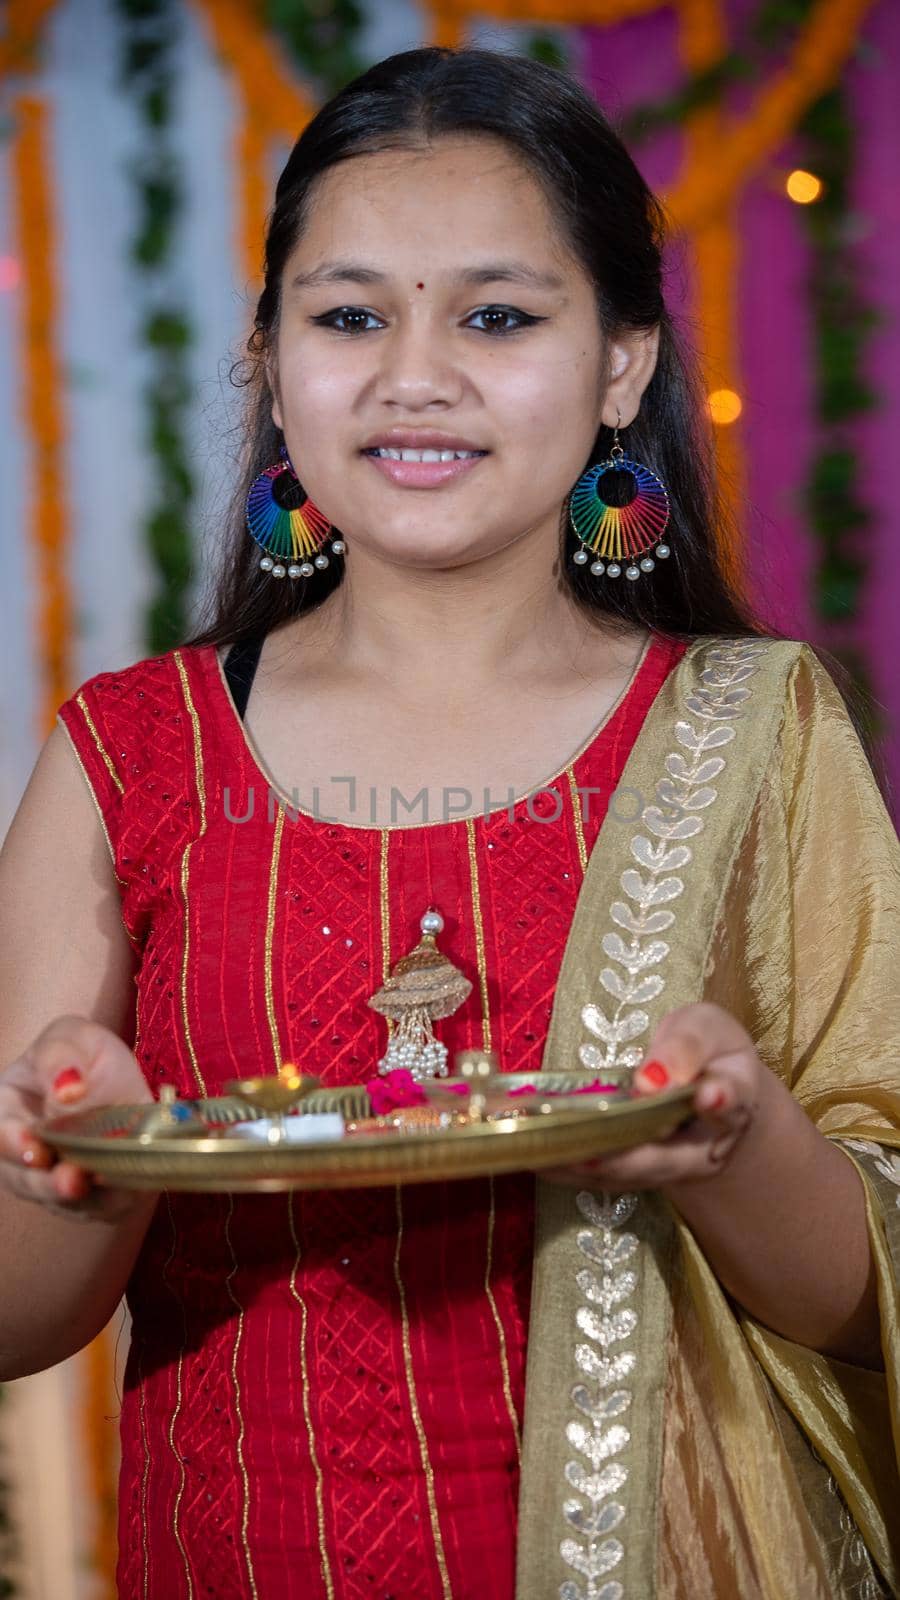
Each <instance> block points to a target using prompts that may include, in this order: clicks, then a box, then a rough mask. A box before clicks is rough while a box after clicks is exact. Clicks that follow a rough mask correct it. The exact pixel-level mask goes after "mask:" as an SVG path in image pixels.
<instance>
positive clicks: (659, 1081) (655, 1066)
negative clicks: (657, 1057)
mask: <svg viewBox="0 0 900 1600" xmlns="http://www.w3.org/2000/svg"><path fill="white" fill-rule="evenodd" d="M638 1077H639V1078H640V1079H641V1080H642V1081H643V1082H644V1083H650V1084H652V1085H653V1087H654V1089H664V1088H665V1087H666V1084H667V1083H669V1082H670V1081H671V1077H672V1075H671V1073H670V1072H669V1069H668V1067H664V1066H663V1064H662V1062H661V1061H645V1062H644V1065H643V1066H642V1067H641V1069H640V1071H639V1073H638Z"/></svg>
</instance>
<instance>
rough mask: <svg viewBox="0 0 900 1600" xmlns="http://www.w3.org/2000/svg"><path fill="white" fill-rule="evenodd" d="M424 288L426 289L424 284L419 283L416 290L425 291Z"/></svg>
mask: <svg viewBox="0 0 900 1600" xmlns="http://www.w3.org/2000/svg"><path fill="white" fill-rule="evenodd" d="M424 287H425V285H424V283H417V284H416V288H417V289H424Z"/></svg>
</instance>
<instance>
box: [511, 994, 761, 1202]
mask: <svg viewBox="0 0 900 1600" xmlns="http://www.w3.org/2000/svg"><path fill="white" fill-rule="evenodd" d="M770 1079H772V1075H771V1073H770V1072H769V1070H768V1068H767V1067H766V1066H765V1065H764V1064H763V1062H762V1061H761V1060H760V1058H759V1056H758V1054H757V1052H756V1047H755V1045H754V1043H753V1040H752V1039H751V1037H750V1035H749V1034H748V1033H747V1031H746V1029H745V1028H743V1027H742V1026H741V1024H740V1023H739V1022H738V1021H737V1020H736V1019H735V1018H734V1017H732V1016H731V1015H730V1013H729V1012H727V1011H724V1010H723V1009H722V1007H721V1006H717V1005H711V1004H708V1003H707V1002H705V1001H704V1002H700V1003H697V1004H695V1005H687V1006H680V1007H679V1008H678V1009H677V1010H675V1011H670V1012H669V1013H668V1015H667V1016H665V1017H663V1019H662V1021H661V1022H660V1024H659V1026H658V1027H657V1029H656V1031H655V1033H654V1034H653V1036H652V1038H651V1040H650V1046H649V1050H648V1059H647V1060H646V1061H645V1062H644V1063H643V1065H642V1066H641V1067H640V1068H639V1069H638V1071H637V1073H636V1074H635V1088H636V1089H638V1090H640V1092H641V1093H642V1094H658V1093H660V1092H661V1091H662V1090H663V1089H673V1088H676V1087H679V1086H681V1085H684V1084H693V1085H694V1116H693V1118H692V1120H691V1121H690V1122H689V1123H688V1124H687V1126H686V1127H684V1128H682V1129H679V1130H678V1131H677V1132H676V1133H673V1134H670V1135H669V1137H668V1138H667V1139H658V1140H656V1141H654V1143H652V1144H642V1145H636V1146H635V1147H634V1148H633V1149H631V1150H622V1151H619V1152H615V1153H613V1154H610V1155H604V1156H599V1157H597V1159H596V1160H593V1161H587V1162H583V1163H582V1164H581V1165H580V1166H575V1167H566V1168H553V1169H552V1170H551V1171H549V1172H544V1173H543V1174H542V1176H543V1177H546V1178H551V1179H552V1180H553V1181H555V1182H557V1183H569V1184H576V1185H584V1184H585V1183H590V1184H592V1185H594V1186H600V1185H602V1186H604V1187H608V1188H610V1189H615V1190H623V1189H665V1188H666V1187H667V1186H668V1185H673V1184H682V1183H699V1182H702V1181H704V1180H705V1179H709V1178H714V1177H716V1176H718V1175H719V1174H720V1173H722V1172H724V1171H725V1170H726V1169H727V1167H728V1166H729V1164H730V1162H731V1159H732V1157H733V1156H734V1154H735V1151H736V1150H737V1148H738V1146H739V1144H740V1143H741V1141H742V1140H743V1138H744V1136H745V1135H746V1134H747V1132H748V1129H749V1128H750V1125H751V1123H752V1122H753V1121H754V1119H755V1118H756V1117H757V1115H758V1112H759V1107H760V1101H761V1098H762V1091H763V1089H764V1088H768V1086H769V1084H768V1080H770ZM772 1083H773V1084H774V1079H772ZM783 1092H784V1094H787V1090H784V1091H783Z"/></svg>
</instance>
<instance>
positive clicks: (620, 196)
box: [187, 46, 871, 754]
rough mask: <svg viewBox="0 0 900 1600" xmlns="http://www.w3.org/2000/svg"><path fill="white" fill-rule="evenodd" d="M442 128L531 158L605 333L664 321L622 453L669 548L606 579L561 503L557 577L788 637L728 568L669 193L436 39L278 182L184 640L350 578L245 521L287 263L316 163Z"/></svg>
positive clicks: (268, 436) (423, 137)
mask: <svg viewBox="0 0 900 1600" xmlns="http://www.w3.org/2000/svg"><path fill="white" fill-rule="evenodd" d="M445 134H446V135H460V134H475V135H477V134H483V135H489V136H492V137H494V138H497V139H502V140H504V141H505V142H506V144H507V146H508V147H509V148H510V149H511V150H512V151H513V152H514V153H515V154H516V155H517V156H518V157H519V159H520V160H521V161H522V162H523V164H524V165H525V166H526V167H527V168H528V169H529V170H530V171H531V173H532V174H533V176H534V177H535V179H536V180H537V181H538V182H539V183H540V184H541V187H542V190H543V192H544V194H545V196H546V199H547V201H548V203H549V205H550V208H551V211H552V214H553V216H554V219H555V221H556V224H557V226H558V228H559V230H560V235H561V237H562V239H563V240H565V241H566V242H567V243H568V245H569V248H570V249H571V251H572V253H573V254H574V256H575V257H576V259H577V260H578V261H579V262H580V263H581V265H582V267H583V269H584V271H585V273H586V274H587V275H588V277H589V278H590V279H591V281H592V282H593V285H594V289H595V293H596V307H597V313H598V317H599V322H600V327H601V330H602V333H603V336H604V338H605V339H606V340H613V339H615V338H616V337H617V336H620V335H622V334H623V333H627V332H635V333H636V332H639V331H650V330H652V329H654V328H656V327H658V329H659V350H658V356H657V362H656V368H655V370H654V373H653V376H652V378H651V379H650V382H649V384H648V385H647V388H646V389H645V391H644V394H643V398H642V402H641V408H640V411H639V413H638V416H637V417H636V418H635V419H634V421H633V422H632V423H630V424H629V426H628V429H627V433H626V432H625V431H624V430H623V434H622V440H623V443H624V445H625V447H626V450H627V453H628V455H630V456H631V457H633V458H634V459H635V460H638V461H642V462H643V463H644V464H645V465H646V466H648V467H650V468H651V470H652V471H653V472H655V473H656V474H657V476H658V477H659V478H660V479H661V480H662V482H663V483H664V484H665V486H666V489H667V491H668V495H669V504H670V513H671V514H670V522H669V526H668V529H667V533H666V538H667V542H668V543H669V545H670V548H671V555H670V557H669V559H668V560H667V561H665V562H659V563H658V564H657V566H656V568H655V570H654V571H653V572H652V573H642V574H641V577H640V578H639V579H637V580H636V581H630V580H628V579H626V578H625V576H624V574H623V575H622V576H621V577H619V578H618V579H603V580H601V581H600V582H597V581H596V580H595V579H594V578H593V577H592V576H591V574H590V572H589V571H588V569H587V567H579V566H576V565H574V564H573V562H572V555H573V553H574V551H575V549H576V547H577V541H576V539H575V535H574V533H573V532H572V530H571V528H570V527H569V526H568V516H567V515H566V514H565V510H564V514H563V516H562V517H561V519H560V523H561V525H560V551H559V581H560V583H561V584H563V585H564V586H565V587H566V588H567V589H568V590H569V591H570V592H571V595H572V597H573V599H574V601H575V602H576V604H577V605H578V607H579V608H580V609H581V610H582V612H583V613H585V614H587V615H588V616H589V617H591V618H594V619H596V620H598V621H600V620H601V619H603V621H604V625H606V626H609V625H610V623H612V624H613V625H614V626H615V625H620V626H629V625H630V626H632V627H634V626H639V627H644V628H652V629H654V630H657V631H659V632H662V633H666V634H669V635H670V636H673V637H680V638H685V639H692V638H695V637H697V636H698V635H703V634H720V635H725V636H732V637H735V638H746V637H754V636H763V637H769V638H773V637H783V635H779V634H778V633H777V631H776V630H775V629H773V628H771V627H768V626H766V625H765V624H764V623H763V622H762V621H761V620H760V619H759V618H758V617H756V616H755V615H754V613H753V610H752V608H751V606H750V604H749V602H748V601H747V600H746V599H745V598H744V597H743V596H742V595H741V594H740V593H739V592H738V590H737V589H736V587H735V586H734V584H733V583H732V582H731V581H730V579H729V576H728V573H729V572H730V571H731V570H732V560H731V555H732V553H733V552H734V550H735V548H736V539H735V528H734V523H733V519H732V515H731V513H730V512H729V509H728V506H727V502H726V500H725V497H724V496H723V495H722V493H721V492H720V489H719V486H718V483H717V479H716V473H715V470H714V448H713V440H712V432H711V424H710V422H709V419H708V414H707V409H706V405H705V403H704V397H703V390H702V384H701V380H700V367H699V361H698V358H697V353H696V350H695V349H694V348H693V347H692V346H691V345H690V343H689V341H688V339H687V337H686V335H685V333H684V331H683V329H682V327H680V326H676V325H675V323H674V321H673V319H672V317H671V316H670V313H669V311H668V309H667V307H666V304H665V300H664V296H663V279H664V261H663V248H664V244H665V240H666V235H667V227H666V218H665V213H664V210H663V207H662V205H661V204H660V202H659V200H658V199H657V197H656V196H655V195H654V194H653V192H652V191H651V190H650V188H649V187H648V185H647V184H646V182H645V181H644V179H643V177H642V176H641V174H640V172H639V171H638V169H637V167H636V165H635V163H634V161H633V160H632V157H631V156H630V155H629V153H628V151H627V149H626V148H625V145H624V144H623V142H622V140H621V139H620V138H619V136H618V134H617V133H616V132H615V130H614V128H613V127H612V126H611V124H610V123H609V122H608V121H607V119H606V117H605V116H604V115H603V113H602V111H601V110H600V108H599V106H598V105H597V104H596V102H595V101H594V100H593V99H592V98H591V96H590V95H589V94H587V93H586V92H585V91H584V90H583V89H582V88H580V87H579V85H578V84H577V83H575V82H574V80H573V79H572V78H571V77H569V76H568V75H567V74H566V73H564V72H561V71H559V70H558V69H556V68H554V67H550V66H547V65H544V64H543V63H539V62H536V61H533V60H531V59H529V58H527V57H524V56H519V55H514V54H508V53H501V52H499V51H493V50H481V49H450V48H444V47H439V46H426V47H424V48H422V49H417V50H405V51H401V52H400V53H399V54H397V55H393V56H389V57H388V58H387V59H386V60H384V61H379V62H377V63H376V65H375V66H373V67H370V68H369V70H368V71H366V72H364V73H362V74H361V75H360V76H359V77H357V78H355V79H353V81H352V82H351V83H349V84H347V85H346V87H345V88H343V89H342V90H341V91H340V92H339V93H338V94H336V95H335V96H334V97H333V98H332V99H331V100H329V101H328V102H327V103H326V104H325V105H324V106H322V108H321V109H320V110H319V111H318V112H317V113H316V115H315V116H314V117H313V119H312V121H311V122H309V123H308V125H307V126H306V128H304V130H303V133H302V134H301V136H300V138H299V139H298V140H297V142H296V144H295V145H294V147H293V150H292V151H291V154H290V156H289V158H288V161H287V165H286V166H285V168H284V171H283V172H282V174H281V177H280V178H279V180H278V185H277V188H276V191H275V205H274V208H273V211H272V214H271V216H270V218H269V225H268V230H267V234H266V245H265V284H264V287H263V290H262V293H261V295H260V297H259V302H258V304H257V308H256V316H255V324H254V329H253V332H252V334H251V335H250V338H249V340H248V343H247V357H246V360H245V361H243V362H241V363H238V365H237V367H236V368H235V371H234V375H233V376H234V380H235V381H236V382H238V383H240V384H241V385H242V386H245V387H246V434H245V445H244V452H243V461H242V474H241V477H240V481H239V482H238V484H237V486H236V490H235V494H234V498H233V503H232V507H231V511H230V514H229V517H228V521H227V526H226V528H225V530H224V535H223V537H222V539H221V540H220V541H219V569H220V570H219V572H218V574H217V577H216V580H215V584H214V587H213V588H212V589H211V591H210V593H209V596H208V599H207V602H206V606H205V614H204V615H202V616H201V619H200V628H199V631H197V632H196V633H194V635H193V636H192V637H191V638H190V639H189V640H188V641H187V643H189V644H193V645H212V644H215V645H225V644H230V643H237V642H239V641H241V640H243V639H247V638H250V637H254V636H258V635H261V634H266V633H269V632H270V631H272V630H273V629H276V628H278V627H279V626H281V625H283V624H284V623H286V622H287V621H289V620H290V619H291V618H292V617H295V616H299V615H300V614H301V613H302V612H304V611H311V610H313V609H314V608H315V607H316V606H318V605H321V603H322V601H323V600H325V599H326V598H327V596H328V595H329V594H331V593H332V592H333V591H334V589H335V588H336V587H337V586H338V584H340V582H341V581H342V577H343V561H342V560H340V559H336V560H333V561H332V563H331V565H330V567H329V568H328V569H327V570H326V571H317V572H316V574H315V576H314V577H313V578H310V579H309V580H308V581H307V580H304V579H302V578H301V579H296V580H291V579H282V580H275V579H272V578H271V577H269V576H268V575H267V574H266V573H264V572H261V571H260V568H259V549H258V547H257V545H256V544H255V543H254V542H253V540H252V539H250V537H249V535H248V533H247V531H246V527H245V523H244V507H245V503H246V497H247V493H248V490H249V488H250V485H251V483H252V482H253V479H254V478H255V477H256V475H257V474H258V473H259V472H261V471H262V469H263V468H264V467H267V466H269V465H271V463H272V462H274V461H276V460H277V459H278V451H279V446H280V445H281V443H282V436H281V433H280V431H279V430H278V429H277V428H276V427H275V425H274V423H273V421H272V418H271V394H270V390H269V383H268V377H267V373H266V367H265V361H266V356H267V355H268V354H269V352H270V351H271V350H272V348H273V345H274V341H275V338H276V335H277V330H278V321H279V314H280V307H281V279H282V273H283V270H284V266H285V262H286V261H287V259H288V257H289V255H290V254H291V252H292V251H293V250H294V248H295V246H296V245H297V243H298V241H299V239H300V238H301V236H302V234H303V231H304V227H305V225H306V221H307V218H308V215H309V211H310V205H311V200H312V196H313V191H314V188H315V184H316V181H317V179H319V178H320V177H321V176H322V174H323V173H325V172H327V171H328V169H329V168H331V167H334V166H337V165H338V163H339V162H342V161H350V160H352V159H353V158H354V157H355V156H361V155H367V154H373V153H376V152H382V151H387V150H397V149H403V148H414V149H421V148H422V147H423V146H424V145H426V144H427V143H428V142H430V141H434V140H435V139H438V138H440V137H441V136H442V135H445ZM612 438H613V435H612V431H611V430H610V429H609V428H607V427H604V426H601V428H600V430H599V432H598V434H597V437H596V439H595V441H594V445H593V448H592V451H591V456H590V459H589V461H587V462H585V464H584V465H585V468H586V467H587V466H589V465H590V464H591V462H594V461H601V460H604V459H606V457H607V456H608V454H609V448H610V445H611V443H612ZM334 531H335V534H339V533H340V530H339V529H335V530H334ZM818 653H820V654H825V653H824V652H818ZM825 664H826V665H827V667H828V670H829V671H831V672H832V673H833V675H834V676H835V678H836V679H837V681H838V684H839V687H840V688H841V691H842V693H843V694H844V696H845V698H846V699H847V701H848V706H849V709H850V712H851V715H852V716H853V718H854V721H855V722H856V724H857V727H858V728H860V721H861V716H860V709H859V708H858V707H855V706H854V704H853V698H854V693H853V687H852V684H851V683H850V681H849V676H848V674H847V673H846V671H845V669H843V668H842V667H841V665H840V663H838V662H836V661H834V659H833V658H832V657H830V656H829V657H828V659H827V661H826V663H825ZM860 731H862V729H861V728H860ZM870 754H871V752H870Z"/></svg>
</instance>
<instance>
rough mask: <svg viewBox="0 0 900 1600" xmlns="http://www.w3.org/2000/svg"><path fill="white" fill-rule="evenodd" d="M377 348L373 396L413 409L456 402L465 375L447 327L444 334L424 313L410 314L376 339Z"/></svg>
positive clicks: (462, 386)
mask: <svg viewBox="0 0 900 1600" xmlns="http://www.w3.org/2000/svg"><path fill="white" fill-rule="evenodd" d="M420 309H421V310H422V311H424V309H425V308H424V307H422V308H420ZM378 350H379V366H378V376H377V380H376V385H375V398H376V399H377V400H378V401H380V402H381V403H383V404H385V405H390V404H392V403H393V404H395V405H399V406H402V407H403V408H404V410H410V411H413V410H417V409H418V410H420V409H422V408H423V407H424V406H428V405H455V404H457V403H458V402H459V400H460V398H461V396H462V393H463V388H464V378H463V374H462V372H461V371H460V368H459V365H458V363H457V361H456V359H455V356H454V353H453V351H452V350H451V348H450V333H449V330H448V331H447V333H446V335H445V334H443V333H442V332H441V330H439V329H438V328H436V327H435V324H434V322H433V321H431V320H430V319H429V318H427V317H426V316H420V317H410V318H409V319H407V320H406V321H405V322H404V321H402V320H401V321H400V322H398V323H397V325H396V326H395V327H394V328H392V329H391V330H390V331H389V332H388V333H387V335H386V336H384V337H383V338H381V339H380V340H379V344H378Z"/></svg>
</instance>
